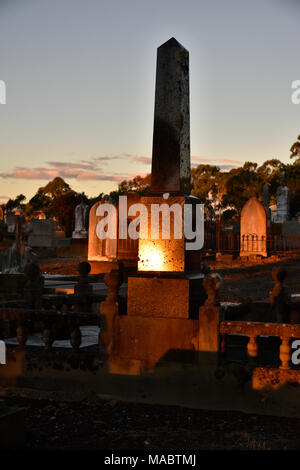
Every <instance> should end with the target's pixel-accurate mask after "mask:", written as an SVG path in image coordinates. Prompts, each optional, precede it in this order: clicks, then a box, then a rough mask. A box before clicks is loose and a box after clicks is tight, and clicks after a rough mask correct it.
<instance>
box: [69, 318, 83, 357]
mask: <svg viewBox="0 0 300 470" xmlns="http://www.w3.org/2000/svg"><path fill="white" fill-rule="evenodd" d="M70 343H71V345H72V348H73V350H74V351H77V352H78V351H79V348H80V345H81V331H80V328H79V326H78V324H73V325H72V327H71V335H70Z"/></svg>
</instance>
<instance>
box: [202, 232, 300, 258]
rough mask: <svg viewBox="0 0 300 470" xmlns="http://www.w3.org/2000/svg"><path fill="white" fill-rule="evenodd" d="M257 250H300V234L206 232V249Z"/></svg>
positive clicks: (218, 250) (220, 250)
mask: <svg viewBox="0 0 300 470" xmlns="http://www.w3.org/2000/svg"><path fill="white" fill-rule="evenodd" d="M241 249H242V251H246V252H247V251H249V252H253V253H255V252H257V253H260V252H261V251H267V252H268V253H277V252H298V251H299V252H300V235H274V234H273V235H268V236H267V237H259V236H258V235H255V234H247V235H243V236H242V237H241V235H240V234H239V233H233V232H221V233H220V232H218V231H217V230H215V231H213V230H211V229H210V230H208V231H205V234H204V247H203V250H204V251H213V252H226V253H239V252H240V251H241Z"/></svg>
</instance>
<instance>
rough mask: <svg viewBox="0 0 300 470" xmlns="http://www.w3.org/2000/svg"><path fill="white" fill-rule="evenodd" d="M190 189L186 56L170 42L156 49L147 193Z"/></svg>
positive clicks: (183, 49)
mask: <svg viewBox="0 0 300 470" xmlns="http://www.w3.org/2000/svg"><path fill="white" fill-rule="evenodd" d="M190 189H191V184H190V107H189V53H188V51H187V50H186V49H185V48H184V47H183V46H182V45H181V44H179V42H178V41H176V39H175V38H171V39H169V41H167V42H165V43H164V44H162V45H161V46H160V47H159V48H158V49H157V64H156V88H155V110H154V130H153V150H152V173H151V192H152V193H153V194H155V193H165V192H166V193H168V192H170V193H173V192H176V193H184V194H189V193H190Z"/></svg>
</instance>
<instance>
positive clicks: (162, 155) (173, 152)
mask: <svg viewBox="0 0 300 470" xmlns="http://www.w3.org/2000/svg"><path fill="white" fill-rule="evenodd" d="M190 189H191V179H190V109H189V53H188V51H187V50H186V49H185V48H184V47H183V46H182V45H181V44H179V42H178V41H177V40H176V39H174V38H171V39H170V40H169V41H167V42H166V43H164V44H162V45H161V46H160V47H159V48H158V49H157V64H156V89H155V110H154V131H153V151H152V172H151V189H150V191H151V193H150V194H149V195H147V196H144V197H142V198H141V203H142V204H144V206H146V207H147V210H148V214H149V219H148V231H149V233H148V238H143V237H140V238H139V252H138V256H139V261H138V270H139V271H167V272H171V271H173V272H185V271H188V270H189V269H190V267H191V266H194V265H198V266H199V265H200V258H199V260H198V259H196V260H195V258H196V257H197V256H198V254H199V252H198V253H196V252H193V253H192V252H191V251H188V250H186V249H185V239H184V236H182V237H181V238H180V237H175V236H174V235H172V234H171V235H170V237H169V238H167V239H164V237H163V228H162V223H161V222H159V227H158V232H159V238H158V239H155V237H152V234H151V232H152V231H151V213H152V207H153V206H154V205H156V206H157V205H160V204H164V205H168V206H173V205H174V206H175V205H176V206H177V207H178V206H181V208H182V209H181V216H182V218H181V221H180V220H179V218H178V219H177V220H178V221H179V223H181V222H182V233H184V217H183V210H184V205H185V204H186V203H187V204H189V205H190V206H193V207H194V206H196V205H197V204H199V202H200V201H199V200H198V199H197V198H194V197H190V196H189V194H190ZM163 195H164V197H163ZM195 211H196V209H195V207H194V210H193V212H194V214H195ZM174 218H175V217H174ZM173 220H174V219H173Z"/></svg>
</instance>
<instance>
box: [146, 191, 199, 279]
mask: <svg viewBox="0 0 300 470" xmlns="http://www.w3.org/2000/svg"><path fill="white" fill-rule="evenodd" d="M140 202H141V204H143V205H144V206H145V207H146V208H147V212H148V232H147V237H143V235H142V234H141V233H140V238H139V247H138V270H139V271H140V272H145V271H147V272H149V271H150V272H151V271H153V272H157V271H159V272H174V273H175V272H178V273H183V272H189V271H190V270H191V269H193V270H194V269H195V270H199V269H200V256H199V253H200V250H199V249H198V250H186V240H185V236H184V233H185V232H184V206H185V205H190V208H191V209H192V214H193V225H194V226H195V216H196V206H197V205H198V204H199V200H198V199H197V198H196V197H192V196H183V195H171V196H167V197H165V198H164V197H162V195H159V196H154V195H151V196H144V197H142V198H141V200H140ZM158 210H159V211H160V214H159V218H157V217H155V215H154V214H155V213H157V211H158ZM155 221H156V222H155ZM164 221H165V225H164ZM166 227H169V230H170V231H169V233H167V232H166ZM201 228H202V229H203V227H200V228H199V229H200V230H201ZM156 230H157V233H156V237H155V236H154V233H153V232H154V231H156ZM178 230H180V231H181V238H176V237H178V235H176V231H177V233H178ZM195 258H196V262H195ZM197 260H198V264H197Z"/></svg>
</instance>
